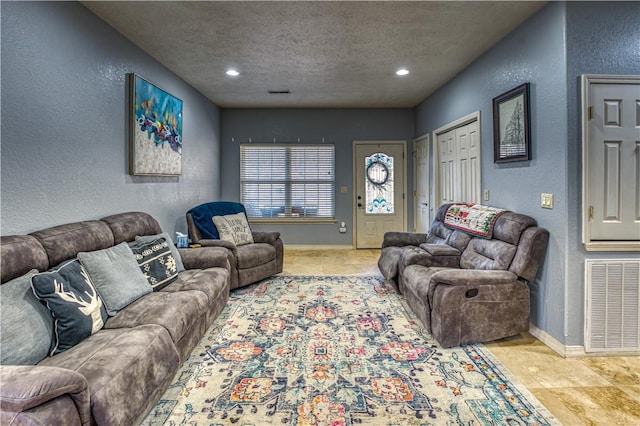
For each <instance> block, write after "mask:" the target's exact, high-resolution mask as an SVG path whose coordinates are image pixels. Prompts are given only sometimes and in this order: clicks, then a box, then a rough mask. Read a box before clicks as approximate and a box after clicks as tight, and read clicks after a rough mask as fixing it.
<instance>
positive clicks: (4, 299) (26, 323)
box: [0, 269, 53, 365]
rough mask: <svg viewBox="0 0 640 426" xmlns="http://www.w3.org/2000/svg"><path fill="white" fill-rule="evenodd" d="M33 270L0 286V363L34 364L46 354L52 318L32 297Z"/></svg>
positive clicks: (49, 342)
mask: <svg viewBox="0 0 640 426" xmlns="http://www.w3.org/2000/svg"><path fill="white" fill-rule="evenodd" d="M37 273H38V271H37V270H36V269H33V270H31V271H29V272H27V273H26V274H25V275H23V276H21V277H18V278H14V279H13V280H11V281H8V282H6V283H4V284H2V285H1V286H0V312H2V315H0V347H2V350H0V364H2V365H5V364H7V365H11V364H13V365H33V364H37V363H39V362H40V361H42V360H43V359H45V358H46V357H47V355H49V348H50V346H51V340H52V337H53V317H52V316H51V313H49V310H48V309H47V308H46V307H45V306H44V305H43V304H42V303H40V301H39V300H38V299H37V298H36V297H35V296H34V295H33V291H31V277H33V276H34V275H35V274H37Z"/></svg>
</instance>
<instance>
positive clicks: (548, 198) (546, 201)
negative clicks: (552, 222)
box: [540, 192, 553, 209]
mask: <svg viewBox="0 0 640 426" xmlns="http://www.w3.org/2000/svg"><path fill="white" fill-rule="evenodd" d="M540 205H541V207H542V208H543V209H552V208H553V194H545V193H544V192H543V193H542V194H540Z"/></svg>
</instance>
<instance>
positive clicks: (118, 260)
mask: <svg viewBox="0 0 640 426" xmlns="http://www.w3.org/2000/svg"><path fill="white" fill-rule="evenodd" d="M78 259H79V260H80V262H81V263H82V266H84V267H85V269H86V270H87V272H88V273H89V276H90V277H91V281H92V282H93V284H94V285H95V286H96V289H97V290H98V293H99V294H100V297H101V298H102V301H103V302H104V305H105V307H106V308H107V313H108V314H109V316H113V315H115V314H116V313H117V312H118V311H119V310H121V309H122V308H124V307H125V306H127V305H129V304H130V303H132V302H134V301H136V300H138V299H139V298H141V297H142V296H144V295H145V294H148V293H151V292H152V291H153V289H152V288H151V286H150V285H149V282H148V281H147V279H146V278H145V277H144V274H143V273H142V271H141V270H140V267H139V266H138V262H136V259H135V258H134V257H133V252H132V251H131V249H130V248H129V246H128V245H127V243H125V242H122V243H120V244H118V245H117V246H114V247H110V248H108V249H104V250H97V251H91V252H81V253H78Z"/></svg>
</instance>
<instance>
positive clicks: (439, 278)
mask: <svg viewBox="0 0 640 426" xmlns="http://www.w3.org/2000/svg"><path fill="white" fill-rule="evenodd" d="M517 280H518V276H517V275H516V274H514V273H513V272H509V271H494V270H484V269H445V270H443V271H438V272H436V273H434V274H433V275H432V276H431V283H432V284H448V285H452V286H480V285H499V284H513V283H515V282H516V281H517Z"/></svg>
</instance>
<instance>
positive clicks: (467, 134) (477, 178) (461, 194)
mask: <svg viewBox="0 0 640 426" xmlns="http://www.w3.org/2000/svg"><path fill="white" fill-rule="evenodd" d="M442 129H443V130H442V131H439V130H440V129H439V130H436V132H435V133H436V146H437V149H438V169H439V172H438V174H437V176H436V178H437V179H438V182H437V184H436V188H438V201H439V202H438V206H440V205H442V204H444V203H453V202H465V203H480V202H481V185H482V182H481V176H482V171H481V169H482V168H481V159H480V133H479V131H478V120H477V119H474V120H472V121H469V120H466V121H465V122H464V124H462V125H457V126H456V125H453V126H452V127H450V128H447V127H446V126H445V127H444V128H442Z"/></svg>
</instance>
